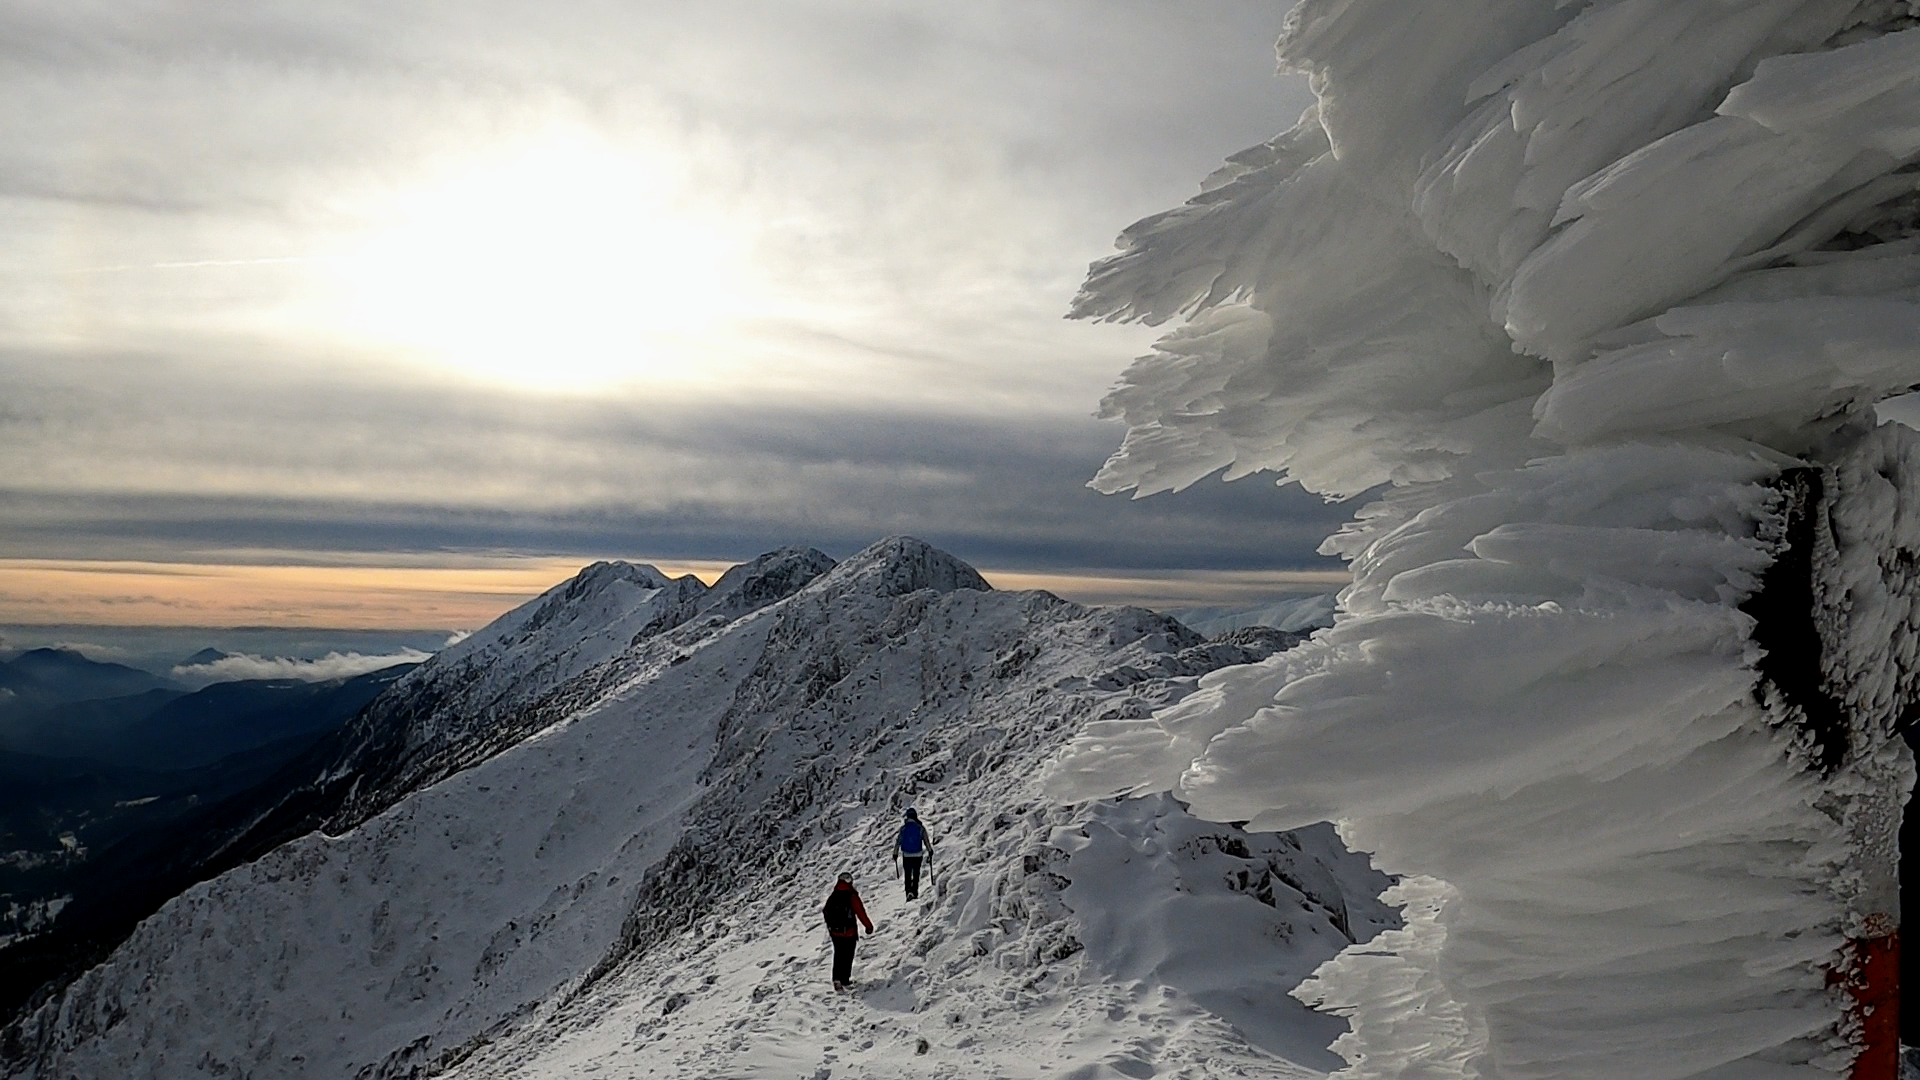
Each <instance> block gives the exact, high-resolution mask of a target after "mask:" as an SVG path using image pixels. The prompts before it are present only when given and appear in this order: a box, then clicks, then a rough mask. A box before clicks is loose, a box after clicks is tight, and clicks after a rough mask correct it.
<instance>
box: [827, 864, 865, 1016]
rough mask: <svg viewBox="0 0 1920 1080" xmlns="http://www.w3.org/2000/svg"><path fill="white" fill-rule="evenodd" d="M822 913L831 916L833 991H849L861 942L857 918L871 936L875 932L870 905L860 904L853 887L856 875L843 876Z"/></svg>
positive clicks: (828, 898)
mask: <svg viewBox="0 0 1920 1080" xmlns="http://www.w3.org/2000/svg"><path fill="white" fill-rule="evenodd" d="M820 913H821V914H822V915H825V916H826V917H827V934H828V935H829V936H831V937H832V938H833V988H834V989H835V990H845V989H846V988H848V987H849V986H852V985H853V946H854V943H855V942H857V941H859V940H860V930H859V927H856V926H855V925H854V924H853V921H854V919H856V918H858V919H859V920H860V922H861V923H862V924H863V925H865V926H866V928H867V933H869V934H871V933H873V920H872V919H869V918H867V908H866V905H865V904H862V903H861V902H860V893H859V892H858V891H856V890H855V889H854V887H853V875H852V874H841V875H840V880H839V881H838V882H836V883H835V884H834V886H833V892H831V893H828V894H827V906H826V907H824V908H821V909H820Z"/></svg>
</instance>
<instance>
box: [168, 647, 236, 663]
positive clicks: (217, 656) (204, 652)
mask: <svg viewBox="0 0 1920 1080" xmlns="http://www.w3.org/2000/svg"><path fill="white" fill-rule="evenodd" d="M234 655H235V654H233V653H230V652H227V651H225V650H224V649H216V648H213V647H212V646H208V647H207V648H204V649H201V650H200V651H199V652H197V653H194V654H193V655H192V656H189V657H187V658H186V659H185V660H182V661H180V663H178V664H176V665H175V666H176V667H183V668H185V667H200V666H202V665H205V664H217V663H219V662H220V661H222V660H226V659H229V658H231V657H232V656H234Z"/></svg>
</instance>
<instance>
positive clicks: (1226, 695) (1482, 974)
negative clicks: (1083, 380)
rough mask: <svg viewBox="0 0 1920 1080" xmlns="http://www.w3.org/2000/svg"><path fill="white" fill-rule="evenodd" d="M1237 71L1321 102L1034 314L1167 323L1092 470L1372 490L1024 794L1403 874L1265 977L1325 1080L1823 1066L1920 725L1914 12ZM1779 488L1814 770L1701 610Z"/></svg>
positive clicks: (1764, 13) (1602, 9)
mask: <svg viewBox="0 0 1920 1080" xmlns="http://www.w3.org/2000/svg"><path fill="white" fill-rule="evenodd" d="M1279 51H1280V56H1281V60H1282V62H1283V64H1285V65H1287V66H1290V67H1293V68H1295V69H1297V70H1301V71H1304V72H1306V73H1308V74H1309V75H1310V76H1311V78H1312V80H1313V87H1314V90H1315V93H1316V95H1317V97H1318V104H1317V106H1316V107H1314V108H1313V109H1310V110H1309V111H1308V112H1307V113H1306V114H1305V115H1304V116H1303V117H1302V118H1301V121H1300V123H1299V124H1298V125H1297V126H1296V127H1295V128H1294V129H1293V130H1291V131H1289V132H1287V133H1285V134H1283V135H1281V136H1279V137H1277V138H1276V139H1274V140H1273V141H1271V142H1269V143H1266V144H1263V145H1262V146H1258V147H1254V148H1252V149H1250V150H1247V151H1244V152H1242V153H1240V154H1237V155H1235V156H1233V157H1232V158H1230V159H1229V161H1228V164H1227V165H1226V167H1224V168H1223V169H1222V170H1220V171H1219V172H1217V173H1216V174H1215V175H1214V176H1213V177H1211V178H1210V179H1209V180H1208V181H1207V182H1206V185H1205V187H1204V189H1203V192H1202V194H1201V195H1199V196H1197V197H1196V198H1195V199H1193V200H1192V201H1191V202H1189V203H1188V204H1187V205H1186V206H1184V207H1181V208H1179V209H1176V210H1173V211H1170V212H1168V213H1165V214H1161V215H1158V216H1156V217H1152V218H1148V219H1146V220H1145V221H1142V222H1140V223H1138V224H1136V225H1134V226H1132V227H1131V228H1129V229H1128V230H1127V231H1126V232H1125V233H1123V234H1122V236H1121V238H1120V246H1121V248H1122V250H1121V252H1120V253H1119V254H1117V255H1115V256H1113V257H1112V258H1110V259H1107V260H1105V261H1103V262H1101V263H1097V264H1095V266H1094V267H1093V269H1092V272H1091V274H1090V276H1089V278H1088V281H1087V284H1086V286H1085V288H1084V290H1083V292H1082V294H1081V296H1080V297H1079V298H1078V299H1077V300H1076V303H1075V309H1074V310H1075V314H1077V315H1080V316H1083V317H1098V318H1110V319H1134V318H1137V319H1142V320H1145V321H1148V322H1152V323H1157V322H1160V321H1163V320H1167V319H1171V318H1174V317H1176V316H1179V317H1183V318H1184V319H1185V325H1183V326H1182V327H1180V328H1179V329H1176V330H1175V331H1173V332H1172V333H1171V334H1170V335H1169V336H1168V337H1167V338H1165V339H1164V340H1163V341H1162V342H1161V343H1160V344H1159V345H1158V346H1157V347H1156V351H1155V352H1154V354H1152V355H1150V356H1147V357H1144V358H1142V359H1140V360H1139V361H1137V362H1136V363H1135V364H1134V366H1133V367H1132V368H1130V369H1129V370H1128V371H1127V372H1126V374H1125V375H1124V376H1123V377H1122V379H1121V381H1120V384H1119V385H1118V386H1117V387H1116V389H1115V390H1114V391H1113V392H1112V394H1111V395H1110V396H1109V397H1108V399H1107V401H1106V403H1105V409H1106V412H1107V414H1108V415H1112V416H1117V417H1121V418H1124V419H1125V420H1126V421H1127V424H1128V432H1127V436H1126V440H1125V442H1124V444H1123V445H1122V447H1121V448H1120V450H1119V451H1118V452H1117V453H1115V454H1114V456H1113V458H1112V459H1111V460H1110V461H1109V462H1108V463H1107V465H1106V467H1105V468H1104V469H1103V470H1102V471H1101V473H1100V474H1099V475H1098V476H1097V477H1096V478H1095V480H1094V481H1093V484H1094V486H1095V487H1098V488H1100V489H1101V490H1105V491H1120V490H1126V489H1129V488H1131V489H1133V490H1134V491H1135V493H1136V496H1140V495H1147V494H1151V493H1153V492H1155V491H1160V490H1165V489H1169V488H1178V487H1182V486H1184V485H1186V484H1189V483H1192V482H1193V481H1195V480H1197V479H1199V478H1200V477H1202V476H1205V475H1208V474H1209V473H1212V472H1214V471H1217V470H1221V469H1225V470H1226V474H1227V476H1228V477H1229V478H1233V477H1236V476H1240V475H1245V474H1248V473H1252V472H1255V471H1261V470H1270V471H1273V472H1275V473H1277V474H1279V478H1280V481H1281V482H1283V483H1285V482H1297V483H1300V484H1302V485H1303V486H1305V487H1307V488H1308V489H1310V490H1313V491H1317V492H1320V493H1322V494H1325V495H1327V496H1328V497H1330V498H1345V497H1349V496H1353V495H1356V494H1359V493H1361V492H1363V491H1367V490H1369V489H1377V490H1376V499H1375V501H1374V502H1372V503H1371V504H1370V505H1368V506H1366V507H1365V508H1363V509H1362V510H1361V511H1360V513H1359V514H1358V516H1357V518H1356V520H1355V521H1354V522H1353V523H1352V524H1351V525H1349V526H1348V527H1347V528H1346V529H1345V530H1343V531H1342V532H1341V533H1340V534H1338V535H1336V536H1335V537H1332V538H1330V539H1329V540H1328V542H1327V544H1326V545H1325V547H1324V548H1323V550H1324V551H1326V552H1327V553H1329V554H1339V555H1342V556H1344V557H1346V558H1348V559H1349V560H1350V561H1351V563H1352V566H1353V573H1354V578H1353V583H1352V585H1351V586H1350V587H1348V588H1347V589H1346V590H1345V591H1344V592H1343V593H1342V594H1341V604H1340V607H1341V610H1340V612H1339V613H1338V614H1337V616H1336V621H1335V625H1334V626H1333V627H1332V628H1331V629H1328V630H1323V631H1320V632H1318V633H1316V635H1315V636H1314V638H1313V640H1312V641H1311V642H1310V643H1309V644H1307V645H1306V646H1303V647H1301V648H1298V649H1294V650H1290V651H1288V652H1285V653H1281V654H1279V655H1276V656H1274V657H1273V658H1271V659H1269V660H1267V661H1265V662H1262V663H1259V664H1255V665H1250V666H1247V667H1243V668H1230V669H1225V670H1222V671H1218V672H1215V673H1213V674H1210V675H1208V676H1205V677H1204V678H1203V679H1202V681H1201V689H1200V690H1199V691H1198V692H1197V693H1195V694H1192V695H1190V696H1188V697H1186V698H1183V699H1182V700H1181V701H1179V702H1177V703H1174V704H1172V705H1170V706H1169V707H1167V708H1165V709H1163V710H1161V711H1159V712H1158V713H1157V714H1155V715H1154V716H1152V717H1146V718H1132V717H1126V718H1117V719H1115V720H1112V721H1102V722H1097V723H1094V724H1091V725H1089V726H1088V727H1087V729H1086V730H1085V731H1083V732H1082V733H1081V735H1080V736H1079V738H1078V741H1077V742H1076V745H1075V747H1074V749H1073V751H1072V752H1071V753H1070V754H1069V755H1067V757H1066V758H1065V759H1064V761H1063V762H1062V763H1061V765H1060V768H1059V770H1058V773H1057V774H1056V777H1055V779H1054V782H1053V787H1052V789H1051V790H1052V791H1053V792H1054V793H1055V794H1056V796H1057V797H1060V798H1063V799H1064V798H1089V797H1095V796H1099V795H1107V794H1113V793H1116V792H1131V793H1145V792H1152V791H1164V790H1171V791H1173V792H1175V793H1176V794H1177V795H1178V796H1179V797H1180V798H1182V799H1185V800H1190V801H1191V807H1192V811H1193V812H1194V813H1195V814H1198V815H1201V816H1203V817H1208V818H1213V819H1217V820H1250V821H1251V824H1250V826H1249V827H1251V828H1255V829H1260V828H1287V827H1293V826H1301V825H1305V824H1307V823H1309V822H1313V821H1318V820H1323V819H1331V820H1333V821H1336V822H1338V823H1339V827H1340V831H1341V834H1342V836H1343V837H1344V838H1345V839H1346V840H1347V842H1349V843H1351V844H1353V845H1355V846H1356V847H1359V848H1361V849H1365V850H1370V851H1373V852H1375V859H1376V863H1377V865H1379V866H1380V867H1381V868H1382V869H1384V870H1387V871H1390V872H1393V873H1396V874H1401V875H1404V878H1403V880H1402V883H1401V884H1400V885H1399V886H1398V887H1397V889H1396V891H1395V892H1394V893H1393V894H1391V895H1392V896H1393V897H1394V898H1395V899H1396V900H1397V901H1398V902H1400V903H1403V904H1405V905H1406V909H1405V910H1406V918H1407V925H1406V927H1405V928H1403V929H1400V930H1396V931H1393V932H1391V933H1390V934H1387V935H1383V936H1382V937H1381V938H1379V939H1377V940H1376V941H1374V942H1373V943H1372V944H1370V945H1368V946H1367V947H1366V948H1364V949H1360V948H1356V949H1349V950H1348V951H1346V952H1345V953H1343V954H1342V956H1341V957H1339V958H1338V959H1336V960H1335V961H1333V962H1332V963H1330V964H1329V965H1327V966H1326V967H1324V968H1322V969H1321V970H1320V972H1319V973H1318V975H1317V976H1316V978H1315V979H1314V980H1313V981H1312V982H1311V983H1310V984H1308V985H1307V986H1305V987H1303V988H1302V989H1301V990H1300V991H1299V992H1300V993H1301V994H1302V995H1303V996H1304V997H1306V998H1308V999H1310V1000H1314V1001H1318V1002H1320V1003H1322V1005H1323V1006H1324V1007H1325V1008H1327V1009H1330V1010H1332V1011H1335V1012H1338V1013H1340V1014H1342V1015H1345V1016H1347V1017H1349V1018H1350V1019H1351V1021H1352V1023H1353V1025H1354V1030H1353V1032H1352V1033H1351V1034H1350V1035H1349V1036H1347V1037H1345V1038H1343V1039H1342V1041H1341V1042H1340V1043H1339V1044H1338V1045H1337V1047H1336V1048H1337V1049H1338V1050H1340V1052H1341V1053H1342V1054H1343V1055H1344V1056H1345V1057H1346V1058H1347V1059H1348V1061H1349V1067H1348V1068H1347V1069H1346V1070H1344V1071H1343V1072H1341V1073H1340V1074H1339V1075H1341V1076H1342V1077H1354V1078H1358V1077H1382V1078H1384V1077H1420V1078H1434V1080H1439V1078H1454V1077H1460V1078H1467V1077H1514V1078H1519V1077H1619V1076H1636V1077H1647V1078H1667V1077H1674V1078H1678V1077H1714V1078H1721V1077H1767V1078H1772V1077H1779V1078H1786V1077H1815V1076H1824V1075H1828V1074H1829V1073H1831V1072H1844V1071H1845V1070H1846V1068H1847V1067H1848V1064H1849V1062H1850V1061H1851V1059H1852V1056H1853V1052H1854V1051H1853V1046H1852V1043H1851V1041H1850V1040H1851V1038H1852V1036H1851V1032H1850V1029H1849V1028H1848V1027H1847V1022H1846V1020H1845V1019H1844V1018H1843V1013H1844V1011H1845V1009H1846V1005H1847V1002H1846V999H1845V997H1844V995H1841V994H1839V993H1838V992H1836V991H1833V990H1830V989H1829V987H1828V983H1827V969H1828V968H1829V967H1831V966H1832V965H1834V964H1836V963H1838V962H1839V956H1838V953H1837V951H1836V950H1838V949H1839V948H1840V946H1841V945H1842V943H1843V940H1844V939H1845V938H1847V937H1849V936H1855V937H1858V936H1869V935H1871V934H1876V933H1882V932H1885V930H1887V929H1888V928H1889V927H1890V925H1891V922H1890V920H1894V919H1897V908H1895V907H1894V905H1893V903H1892V900H1891V896H1892V892H1891V867H1892V847H1893V836H1892V830H1893V828H1894V827H1895V826H1896V825H1897V822H1898V817H1899V808H1900V800H1901V799H1903V798H1904V795H1905V792H1906V791H1907V790H1908V788H1909V787H1910V786H1911V778H1912V769H1913V766H1912V762H1911V759H1910V756H1909V755H1908V753H1907V751H1906V749H1905V748H1904V745H1903V744H1902V743H1901V741H1900V740H1899V739H1897V738H1893V737H1892V731H1893V726H1894V722H1895V720H1896V718H1897V716H1898V715H1899V713H1900V711H1901V710H1902V709H1903V708H1906V707H1908V706H1910V705H1911V704H1912V703H1914V702H1915V701H1916V700H1917V699H1920V694H1917V693H1916V690H1915V687H1913V686H1912V685H1911V683H1912V675H1911V673H1912V672H1913V671H1914V667H1915V663H1916V661H1917V660H1920V656H1916V652H1915V650H1916V645H1915V639H1916V624H1920V619H1916V617H1915V613H1914V611H1913V610H1912V603H1913V594H1914V590H1913V583H1912V582H1911V581H1910V578H1911V573H1912V571H1911V570H1910V567H1911V565H1913V559H1914V557H1915V553H1916V551H1920V520H1916V519H1915V517H1914V513H1915V512H1914V510H1913V509H1912V507H1913V504H1914V502H1915V498H1916V494H1915V493H1916V491H1917V490H1920V489H1916V488H1915V487H1914V486H1912V485H1913V483H1914V478H1915V472H1914V470H1915V468H1916V466H1917V465H1920V448H1917V446H1916V440H1915V438H1914V436H1913V433H1912V432H1911V431H1909V430H1907V429H1905V428H1902V427H1899V426H1897V425H1889V426H1886V427H1881V428H1878V429H1875V428H1874V427H1873V416H1872V413H1873V408H1874V406H1875V405H1876V404H1877V403H1879V402H1880V401H1882V400H1885V399H1887V398H1890V397H1893V396H1895V395H1899V394H1902V393H1905V392H1907V391H1909V390H1911V389H1913V388H1914V387H1915V386H1916V385H1920V291H1916V289H1917V287H1920V270H1917V269H1916V268H1917V267H1920V263H1916V261H1915V260H1916V252H1917V251H1920V229H1916V226H1915V221H1916V207H1917V206H1920V202H1917V201H1916V194H1915V193H1916V190H1917V189H1920V11H1916V9H1915V6H1914V5H1913V4H1911V3H1907V2H1905V0H1867V2H1856V0H1755V2H1751V3H1741V4H1728V3H1723V2H1719V0H1588V2H1561V0H1394V2H1388V0H1303V2H1302V3H1301V4H1300V5H1299V6H1298V7H1297V8H1296V9H1295V10H1294V13H1293V16H1292V19H1291V22H1290V24H1289V28H1288V30H1287V33H1286V35H1285V36H1284V37H1283V38H1282V40H1281V42H1280V46H1279ZM1800 469H1811V470H1812V474H1813V475H1815V476H1817V478H1818V482H1817V484H1816V485H1815V487H1816V488H1817V489H1818V491H1819V496H1818V505H1817V508H1816V510H1815V511H1812V512H1816V513H1817V514H1818V519H1817V520H1816V521H1815V524H1814V526H1813V528H1812V529H1811V531H1810V532H1809V533H1808V535H1809V536H1811V537H1812V538H1813V539H1812V541H1810V542H1812V543H1813V544H1814V550H1813V551H1812V552H1811V567H1810V568H1809V569H1808V571H1807V573H1808V574H1809V575H1810V577H1811V583H1810V593H1811V598H1810V599H1809V600H1808V604H1809V605H1811V607H1812V608H1813V610H1812V611H1811V612H1807V613H1806V615H1807V616H1808V618H1809V620H1810V623H1809V625H1810V626H1814V625H1817V632H1818V640H1817V642H1816V643H1815V645H1816V647H1817V648H1818V650H1819V655H1818V656H1817V657H1810V658H1805V660H1804V663H1805V664H1806V665H1808V666H1809V668H1810V669H1814V670H1815V674H1816V675H1817V681H1819V683H1820V685H1821V686H1822V687H1823V692H1825V693H1827V694H1829V695H1830V696H1831V697H1833V698H1834V699H1836V700H1837V701H1838V702H1839V705H1840V707H1841V708H1842V709H1843V710H1844V711H1845V714H1846V715H1847V716H1848V717H1850V720H1851V724H1852V727H1851V729H1850V730H1849V732H1848V733H1847V735H1846V736H1845V738H1847V739H1849V740H1850V742H1849V743H1848V745H1847V747H1846V751H1845V757H1844V760H1843V761H1833V762H1829V763H1828V764H1830V765H1831V766H1832V771H1831V772H1827V771H1823V769H1822V768H1821V767H1816V766H1817V765H1818V763H1819V761H1820V760H1822V759H1819V758H1818V757H1817V748H1815V747H1813V746H1812V745H1810V744H1809V743H1808V741H1807V736H1806V735H1805V733H1804V730H1805V727H1804V725H1805V722H1806V721H1807V717H1808V715H1810V714H1808V713H1807V712H1806V711H1805V707H1804V706H1803V703H1799V702H1796V701H1793V700H1789V699H1788V698H1787V697H1786V696H1783V692H1782V691H1781V690H1780V689H1779V687H1778V686H1777V685H1774V684H1773V683H1771V682H1768V683H1765V684H1763V683H1762V682H1761V676H1760V669H1761V667H1762V666H1763V665H1765V664H1767V663H1770V662H1773V663H1791V662H1794V658H1793V657H1772V658H1769V657H1767V656H1766V654H1765V651H1764V649H1763V647H1762V646H1761V645H1760V644H1759V643H1758V641H1757V639H1756V633H1757V632H1758V624H1757V622H1756V617H1755V616H1754V615H1753V614H1751V613H1750V611H1749V610H1744V609H1746V608H1750V607H1752V602H1753V601H1754V599H1755V596H1756V593H1758V592H1759V591H1760V590H1761V586H1762V583H1763V581H1766V580H1768V579H1767V578H1766V575H1767V574H1768V573H1769V571H1770V570H1771V569H1772V568H1774V567H1775V566H1776V565H1781V566H1786V565H1788V563H1787V562H1786V561H1785V560H1786V558H1787V556H1788V555H1789V554H1794V553H1793V552H1790V551H1789V539H1790V536H1789V530H1790V528H1791V526H1792V524H1793V522H1794V521H1795V520H1797V519H1796V518H1795V517H1794V515H1795V514H1796V513H1798V508H1797V507H1796V504H1795V503H1794V502H1793V497H1792V492H1793V491H1794V490H1795V489H1794V487H1793V484H1794V483H1797V482H1799V481H1796V480H1794V477H1796V476H1801V475H1802V474H1801V473H1798V472H1795V470H1800ZM1380 485H1388V486H1386V487H1385V488H1380V487H1379V486H1380ZM1799 554H1800V555H1804V554H1806V553H1805V552H1800V553H1799ZM1796 557H1797V556H1796ZM1803 584H1804V583H1803ZM1810 632H1811V631H1810Z"/></svg>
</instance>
